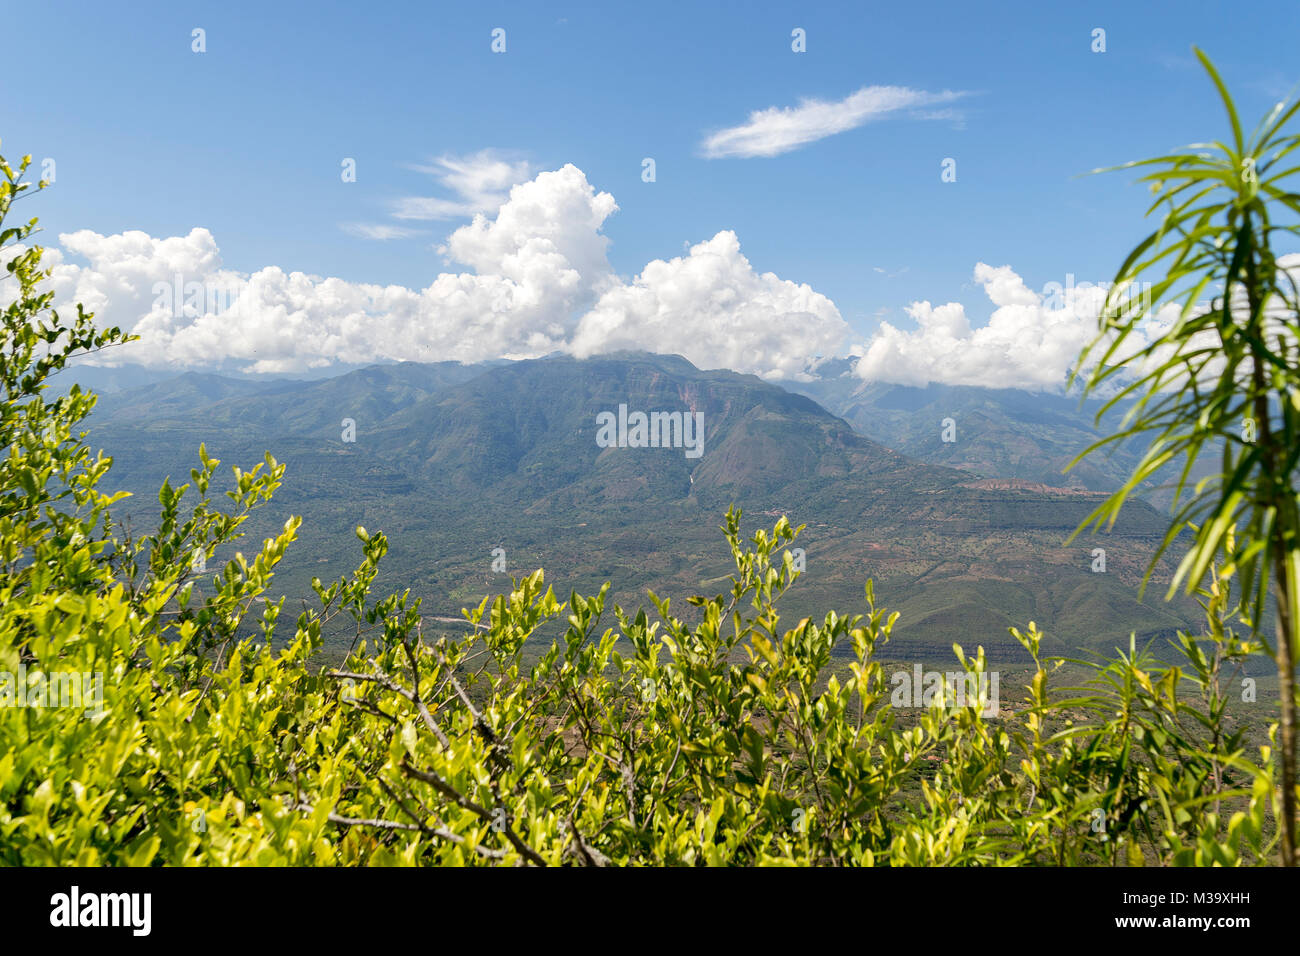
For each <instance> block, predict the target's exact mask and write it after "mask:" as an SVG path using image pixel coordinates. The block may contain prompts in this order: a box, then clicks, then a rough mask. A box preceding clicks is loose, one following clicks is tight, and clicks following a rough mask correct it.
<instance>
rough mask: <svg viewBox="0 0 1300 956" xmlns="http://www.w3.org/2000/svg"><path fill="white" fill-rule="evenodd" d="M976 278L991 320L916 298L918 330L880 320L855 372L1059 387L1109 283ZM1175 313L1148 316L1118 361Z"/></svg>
mask: <svg viewBox="0 0 1300 956" xmlns="http://www.w3.org/2000/svg"><path fill="white" fill-rule="evenodd" d="M974 275H975V281H976V282H978V283H979V284H980V285H981V286H982V287H983V289H984V294H985V295H986V296H987V297H988V299H989V301H990V302H992V303H993V305H994V306H995V307H996V308H995V309H994V311H993V314H992V315H991V316H990V317H989V321H988V323H987V324H986V325H983V326H981V327H979V328H972V327H971V324H970V321H969V319H968V318H967V316H966V309H965V307H964V306H963V305H962V304H961V303H959V302H948V303H945V304H943V305H939V306H935V305H932V304H931V303H930V302H928V301H922V302H913V303H912V304H911V305H909V306H908V307H907V309H906V311H907V314H908V315H909V316H911V318H912V319H913V320H914V321H915V322H916V325H917V327H916V329H914V330H912V331H906V330H903V329H899V328H897V327H895V326H894V325H891V324H890V323H889V322H881V324H880V328H879V329H878V331H877V332H876V334H875V335H874V336H873V337H872V338H871V340H870V341H869V342H868V343H867V344H866V345H865V347H860V348H858V349H857V351H859V352H860V353H861V356H862V357H861V359H860V360H859V361H858V364H857V366H856V368H855V372H856V374H857V375H858V376H859V377H860V378H864V379H867V380H869V381H879V382H893V383H896V384H903V385H926V384H928V383H930V382H938V383H943V384H947V385H982V386H985V387H987V388H1022V389H1026V390H1029V391H1059V390H1061V389H1062V388H1063V387H1064V385H1065V381H1066V376H1067V375H1068V373H1069V371H1070V369H1071V368H1073V367H1074V365H1075V364H1076V363H1077V361H1078V358H1079V355H1080V352H1081V351H1082V349H1083V348H1084V347H1085V346H1086V345H1087V344H1088V343H1089V342H1091V341H1092V340H1093V338H1094V337H1095V336H1096V334H1097V316H1098V314H1099V313H1100V311H1101V309H1102V307H1103V305H1104V304H1105V301H1106V291H1107V288H1108V285H1106V284H1097V283H1088V282H1080V283H1077V284H1073V285H1068V284H1067V285H1063V284H1061V283H1049V285H1048V286H1047V287H1045V288H1044V290H1043V292H1042V293H1038V292H1034V291H1033V290H1032V289H1030V288H1029V287H1028V286H1026V285H1025V283H1024V280H1023V279H1022V278H1021V277H1020V276H1019V275H1017V274H1016V273H1015V272H1014V271H1013V270H1012V268H1011V267H1010V266H1000V267H997V268H994V267H993V266H990V265H986V264H985V263H983V262H981V263H979V264H977V265H976V266H975V274H974ZM1133 294H1134V295H1137V294H1139V292H1138V291H1136V290H1135V291H1134V292H1133ZM1176 314H1177V307H1173V306H1166V307H1164V308H1162V309H1161V310H1160V311H1159V312H1158V313H1157V314H1156V315H1154V316H1152V317H1150V318H1148V319H1147V320H1146V321H1145V322H1144V324H1143V325H1142V327H1141V328H1140V329H1139V330H1138V331H1137V333H1136V334H1134V335H1133V336H1131V337H1130V339H1129V340H1128V341H1127V342H1126V343H1125V345H1124V346H1123V347H1122V349H1121V353H1120V355H1118V356H1117V357H1116V359H1115V361H1114V364H1117V365H1123V364H1127V363H1128V362H1130V361H1131V360H1132V359H1133V357H1134V355H1135V354H1136V353H1137V352H1138V351H1140V350H1141V349H1142V348H1144V347H1146V346H1147V345H1148V344H1149V343H1151V342H1156V341H1157V340H1158V339H1159V338H1160V337H1161V336H1162V335H1164V334H1165V333H1166V332H1167V331H1168V330H1169V329H1170V328H1171V327H1172V322H1173V320H1174V318H1175V317H1176ZM1167 354H1169V353H1167V352H1164V353H1162V355H1167ZM1157 360H1159V359H1157Z"/></svg>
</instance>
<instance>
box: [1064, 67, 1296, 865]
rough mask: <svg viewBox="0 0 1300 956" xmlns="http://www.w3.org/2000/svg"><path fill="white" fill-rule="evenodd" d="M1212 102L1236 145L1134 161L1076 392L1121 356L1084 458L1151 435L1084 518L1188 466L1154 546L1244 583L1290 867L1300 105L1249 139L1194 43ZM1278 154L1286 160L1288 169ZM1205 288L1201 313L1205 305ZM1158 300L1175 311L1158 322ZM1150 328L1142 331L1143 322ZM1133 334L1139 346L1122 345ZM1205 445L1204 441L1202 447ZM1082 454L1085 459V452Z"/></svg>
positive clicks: (1186, 579)
mask: <svg viewBox="0 0 1300 956" xmlns="http://www.w3.org/2000/svg"><path fill="white" fill-rule="evenodd" d="M1196 55H1197V56H1198V57H1199V58H1200V60H1201V63H1202V65H1203V66H1204V67H1205V69H1206V72H1207V73H1209V75H1210V78H1211V79H1212V80H1213V81H1214V85H1215V87H1216V88H1217V90H1218V92H1219V96H1220V98H1221V99H1222V101H1223V106H1224V108H1225V110H1226V111H1227V114H1228V120H1229V122H1230V124H1231V127H1232V141H1231V143H1228V144H1225V143H1222V142H1215V143H1213V144H1201V146H1200V147H1198V148H1199V150H1200V151H1198V152H1186V153H1176V154H1173V155H1170V156H1162V157H1159V158H1157V159H1149V160H1144V161H1141V162H1136V163H1129V164H1127V165H1126V166H1123V167H1120V168H1121V169H1131V168H1142V169H1144V170H1145V175H1143V176H1142V178H1141V181H1142V182H1146V183H1150V187H1151V191H1152V192H1153V193H1154V194H1155V200H1154V202H1152V204H1151V208H1150V209H1149V210H1148V215H1150V214H1151V213H1154V212H1157V211H1159V212H1160V214H1161V215H1160V220H1159V225H1158V226H1157V228H1156V229H1155V231H1154V232H1152V233H1151V234H1150V235H1148V236H1147V237H1146V238H1145V239H1144V240H1143V241H1142V242H1141V243H1140V244H1139V245H1138V246H1137V247H1136V248H1135V249H1134V250H1133V251H1132V252H1131V253H1129V255H1128V257H1127V258H1126V259H1125V260H1124V264H1123V265H1122V266H1121V267H1120V269H1119V272H1118V273H1117V275H1116V277H1115V283H1114V285H1113V286H1112V288H1111V291H1110V297H1109V299H1108V301H1107V307H1106V309H1105V310H1104V311H1103V314H1102V322H1101V326H1102V327H1101V332H1100V334H1099V335H1098V338H1097V339H1096V340H1095V341H1094V342H1093V344H1092V345H1090V346H1089V347H1088V349H1086V350H1085V352H1084V356H1083V357H1084V359H1085V360H1087V359H1089V358H1091V359H1092V360H1093V364H1092V369H1093V371H1092V372H1091V374H1090V375H1089V376H1088V378H1087V383H1086V385H1087V390H1088V391H1090V392H1093V391H1097V390H1099V389H1100V388H1102V387H1103V386H1104V385H1107V384H1109V383H1110V382H1111V380H1112V379H1113V378H1114V376H1115V374H1116V372H1117V371H1118V369H1117V368H1116V363H1118V362H1119V361H1121V359H1122V361H1123V362H1124V363H1125V364H1128V365H1130V366H1131V367H1135V368H1137V369H1138V370H1139V374H1138V375H1137V376H1136V378H1135V380H1134V381H1132V382H1131V383H1129V384H1126V385H1124V386H1123V387H1122V388H1120V389H1119V390H1118V392H1117V394H1116V395H1115V397H1114V398H1112V399H1111V400H1110V401H1109V402H1108V403H1107V405H1106V406H1104V407H1103V409H1102V413H1104V412H1105V411H1106V410H1107V409H1108V408H1109V407H1111V406H1113V405H1114V404H1116V403H1118V402H1122V401H1124V400H1125V399H1127V398H1130V397H1136V402H1135V403H1134V405H1133V406H1132V407H1131V408H1130V409H1129V410H1128V411H1127V413H1126V414H1125V416H1124V421H1123V423H1122V427H1121V428H1120V429H1119V430H1118V431H1117V432H1116V433H1115V434H1114V435H1111V436H1109V437H1107V438H1105V439H1103V440H1102V441H1100V442H1098V443H1096V444H1095V445H1093V446H1092V447H1091V448H1089V449H1088V451H1087V452H1084V454H1085V455H1086V454H1088V453H1089V452H1091V451H1094V450H1096V449H1097V448H1100V447H1102V446H1106V445H1110V444H1112V443H1115V442H1124V441H1128V440H1131V439H1134V438H1143V439H1146V440H1147V441H1148V442H1149V444H1148V446H1147V451H1146V454H1145V455H1144V456H1143V458H1142V460H1141V461H1140V462H1139V463H1138V464H1137V466H1136V467H1135V468H1134V469H1133V472H1132V474H1131V476H1130V477H1129V479H1128V481H1127V482H1126V483H1125V484H1124V485H1123V486H1121V487H1120V488H1119V489H1118V490H1116V491H1115V492H1114V493H1113V494H1112V495H1111V496H1110V497H1109V499H1108V500H1107V501H1106V502H1105V503H1104V504H1103V505H1101V506H1099V507H1098V508H1097V510H1096V511H1095V512H1094V513H1093V515H1092V516H1091V519H1092V521H1093V522H1094V523H1095V524H1096V525H1097V526H1099V527H1100V526H1102V525H1104V524H1113V523H1114V521H1115V519H1116V518H1117V517H1118V516H1119V512H1120V509H1121V508H1122V507H1123V505H1124V504H1125V502H1126V501H1128V500H1129V498H1130V496H1131V495H1132V494H1133V492H1134V490H1135V489H1136V488H1137V487H1138V486H1139V485H1140V484H1141V483H1142V482H1144V481H1146V480H1148V479H1149V478H1150V477H1151V476H1152V475H1154V474H1155V473H1156V472H1157V471H1159V470H1160V469H1161V468H1162V467H1163V466H1165V465H1166V464H1168V463H1169V462H1171V461H1181V462H1184V465H1183V470H1182V474H1181V477H1180V480H1179V482H1178V486H1177V490H1176V495H1175V500H1174V506H1175V515H1174V520H1173V522H1172V523H1171V525H1170V528H1169V532H1168V534H1166V536H1165V539H1164V541H1163V542H1162V543H1161V549H1160V550H1161V552H1163V551H1164V550H1165V549H1166V548H1168V547H1169V546H1170V545H1172V544H1173V542H1174V540H1175V538H1177V537H1178V536H1179V535H1180V534H1182V533H1183V531H1184V529H1190V530H1191V531H1192V533H1193V535H1194V540H1193V541H1192V543H1191V546H1190V548H1189V549H1188V551H1187V553H1186V555H1185V556H1184V557H1183V559H1182V562H1181V564H1180V565H1179V567H1178V571H1177V573H1176V574H1175V575H1174V579H1173V581H1172V582H1171V583H1170V585H1169V591H1170V593H1171V594H1172V593H1173V592H1175V591H1177V589H1178V587H1179V585H1180V584H1183V585H1185V586H1186V588H1187V590H1188V591H1189V592H1190V591H1192V590H1194V589H1195V588H1196V587H1198V586H1199V584H1200V582H1201V581H1203V580H1204V578H1205V575H1206V574H1207V572H1209V571H1210V569H1211V567H1212V565H1213V564H1214V562H1215V560H1216V559H1217V558H1218V556H1220V555H1221V554H1222V553H1223V551H1224V549H1225V548H1232V547H1233V545H1232V541H1233V539H1234V536H1235V539H1236V545H1235V552H1234V556H1233V559H1232V560H1231V561H1229V562H1228V563H1227V564H1226V565H1225V566H1224V568H1223V569H1222V571H1221V572H1220V576H1221V578H1222V579H1223V580H1224V581H1228V580H1230V579H1231V578H1232V577H1233V576H1234V575H1239V576H1240V579H1241V583H1242V586H1241V591H1240V601H1239V603H1238V604H1237V606H1236V607H1235V609H1234V610H1235V613H1236V614H1237V615H1238V616H1239V617H1240V618H1241V620H1242V621H1243V623H1244V625H1245V626H1246V627H1247V628H1248V629H1249V631H1250V632H1251V634H1252V635H1253V636H1254V637H1255V638H1256V639H1258V640H1260V641H1262V642H1263V643H1264V644H1265V646H1266V647H1269V651H1270V653H1272V654H1273V655H1274V657H1275V660H1276V662H1277V674H1278V682H1279V685H1280V695H1281V704H1282V712H1281V737H1280V756H1281V790H1282V804H1283V808H1284V812H1283V818H1284V819H1285V820H1286V821H1287V825H1286V826H1285V827H1284V828H1283V834H1282V837H1283V839H1282V859H1283V862H1285V863H1286V864H1287V865H1288V866H1294V865H1295V863H1296V843H1295V818H1296V766H1295V755H1296V727H1295V668H1296V660H1297V657H1298V656H1300V508H1298V506H1297V501H1296V490H1295V489H1296V480H1295V475H1296V464H1297V456H1300V283H1298V282H1297V279H1296V274H1297V273H1300V261H1296V260H1295V259H1294V258H1293V259H1292V260H1291V264H1290V268H1289V270H1288V268H1287V266H1285V265H1284V264H1283V262H1282V261H1280V260H1279V258H1278V256H1277V254H1276V253H1275V252H1274V244H1275V242H1276V241H1277V240H1279V239H1281V240H1286V239H1287V238H1288V237H1294V236H1297V235H1300V224H1298V223H1297V221H1296V217H1297V215H1298V214H1300V194H1297V193H1295V192H1291V191H1288V184H1289V183H1292V182H1294V176H1295V174H1296V173H1297V172H1300V166H1296V165H1294V163H1295V152H1296V149H1297V147H1300V135H1297V134H1295V133H1288V132H1287V130H1286V128H1285V127H1286V124H1287V121H1288V120H1290V119H1291V118H1292V117H1293V116H1295V115H1296V112H1297V110H1300V103H1297V104H1295V105H1292V106H1291V107H1290V108H1287V106H1286V104H1285V103H1279V104H1277V106H1276V107H1275V108H1274V109H1273V111H1272V112H1271V113H1270V114H1269V115H1268V116H1266V117H1265V118H1264V119H1263V120H1262V121H1261V122H1260V124H1259V125H1258V126H1257V127H1256V128H1255V131H1254V132H1253V133H1252V134H1251V136H1250V138H1249V139H1246V138H1245V137H1244V136H1243V135H1242V131H1241V123H1240V121H1239V120H1238V118H1237V110H1236V107H1235V106H1234V105H1233V102H1232V97H1231V96H1230V95H1229V94H1228V91H1227V88H1226V87H1225V86H1224V85H1223V81H1222V80H1221V79H1220V78H1219V74H1218V73H1217V72H1216V71H1215V69H1214V66H1213V65H1212V64H1211V63H1210V61H1209V59H1208V58H1207V57H1206V56H1205V54H1204V53H1202V52H1201V51H1200V50H1197V51H1196ZM1288 163H1290V164H1291V165H1289V166H1288ZM1148 275H1154V277H1155V279H1156V281H1155V282H1154V283H1153V284H1152V289H1151V295H1150V297H1149V299H1148V300H1147V301H1143V298H1144V297H1138V298H1137V299H1136V300H1135V302H1128V303H1126V304H1120V302H1119V300H1120V299H1122V298H1123V297H1124V295H1125V291H1126V290H1128V289H1130V288H1131V287H1132V286H1133V284H1134V283H1138V282H1140V281H1141V280H1142V279H1143V278H1144V277H1145V276H1148ZM1207 289H1208V290H1212V291H1211V294H1212V304H1211V306H1210V308H1208V309H1207V308H1205V307H1204V306H1203V304H1202V303H1203V301H1204V300H1203V296H1204V295H1205V294H1206V290H1207ZM1166 307H1168V308H1169V309H1170V311H1173V312H1175V313H1176V315H1177V318H1176V320H1174V321H1172V322H1170V323H1168V325H1167V326H1166V327H1162V326H1161V323H1160V321H1159V314H1160V313H1161V312H1163V311H1164V310H1165V309H1166ZM1153 329H1154V330H1155V332H1156V334H1151V333H1152V330H1153ZM1134 340H1136V341H1137V342H1138V343H1139V344H1138V345H1137V347H1133V346H1132V344H1131V343H1132V342H1133V341H1134ZM1207 446H1208V448H1207ZM1220 447H1221V449H1222V452H1221V466H1220V468H1219V469H1218V470H1216V471H1214V472H1213V473H1212V474H1210V475H1207V476H1205V477H1203V478H1201V479H1200V480H1199V481H1196V482H1195V484H1194V487H1192V488H1191V489H1190V494H1189V495H1188V497H1187V498H1186V499H1185V500H1184V499H1182V494H1183V492H1184V491H1186V490H1188V479H1189V473H1190V470H1191V468H1192V465H1193V464H1194V463H1195V462H1196V461H1197V459H1198V457H1199V456H1200V455H1201V454H1202V453H1203V452H1204V451H1206V450H1218V449H1219V448H1220ZM1081 457H1082V456H1081ZM1270 584H1271V589H1272V593H1273V597H1274V599H1275V602H1276V616H1275V623H1276V627H1275V636H1274V640H1273V642H1272V646H1270V642H1269V641H1268V639H1267V637H1266V632H1265V630H1264V629H1263V628H1262V627H1261V623H1262V622H1263V619H1264V613H1265V606H1266V600H1267V595H1268V592H1269V590H1270Z"/></svg>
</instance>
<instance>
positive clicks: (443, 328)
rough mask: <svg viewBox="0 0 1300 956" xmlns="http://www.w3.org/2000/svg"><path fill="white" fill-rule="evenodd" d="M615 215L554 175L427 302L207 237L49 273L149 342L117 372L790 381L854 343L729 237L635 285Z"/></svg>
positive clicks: (454, 237) (435, 283) (496, 223)
mask: <svg viewBox="0 0 1300 956" xmlns="http://www.w3.org/2000/svg"><path fill="white" fill-rule="evenodd" d="M617 210H618V205H617V203H616V202H615V201H614V197H613V196H611V195H610V194H609V193H606V192H599V191H597V190H596V189H595V188H594V187H593V186H592V185H591V184H590V183H589V182H588V181H587V177H586V176H585V174H583V172H582V171H581V170H580V169H578V168H577V167H576V166H573V165H567V166H564V167H563V168H561V169H558V170H554V171H549V172H543V173H539V174H538V175H537V176H535V177H534V178H533V179H531V180H530V181H528V182H525V183H520V184H516V185H514V186H512V187H511V188H510V190H509V193H508V195H507V196H506V197H505V198H504V200H503V202H502V204H501V205H500V208H499V209H498V210H497V211H496V215H495V216H494V217H492V218H489V217H488V216H487V215H484V214H483V213H478V214H476V215H475V216H474V218H473V220H472V221H471V222H469V223H467V224H465V225H463V226H461V227H460V228H458V229H456V230H455V231H453V232H452V233H451V234H450V235H449V236H448V237H447V239H446V242H445V243H444V244H443V245H442V246H441V247H440V249H441V251H442V252H443V254H444V255H445V256H447V257H448V259H450V260H453V261H455V262H458V263H460V264H462V265H463V266H465V267H467V270H472V271H462V272H444V273H442V274H440V275H438V276H437V277H436V278H434V279H433V280H432V281H431V282H430V284H429V285H428V286H427V287H425V288H423V289H419V290H416V289H410V288H406V287H404V286H396V285H388V286H382V285H372V284H366V283H355V282H347V281H344V280H342V279H338V278H328V277H321V276H314V275H308V274H305V273H302V272H285V271H284V270H283V269H280V268H278V267H276V266H268V267H266V268H263V269H259V270H257V271H256V272H253V273H251V274H246V273H239V272H235V271H233V270H230V269H227V268H226V267H225V266H224V265H223V263H222V260H221V253H220V250H219V248H218V245H217V242H216V239H215V238H214V237H213V235H212V234H211V233H210V232H209V231H208V230H206V229H201V228H196V229H193V230H191V231H190V233H189V234H188V235H185V236H173V237H169V238H163V239H158V238H154V237H152V236H149V235H147V234H145V233H143V232H126V233H122V234H120V235H114V236H102V235H99V234H97V233H94V232H91V231H89V230H82V231H80V232H75V233H66V234H63V235H61V236H60V237H59V239H60V243H61V247H60V248H55V249H50V250H48V251H47V258H46V265H49V266H52V267H53V275H52V282H53V286H54V291H55V297H56V303H57V304H63V305H66V304H70V303H73V302H78V301H80V302H83V303H84V304H85V305H86V307H87V309H89V310H93V311H94V312H96V321H97V322H98V323H100V324H101V325H119V326H121V327H122V328H123V329H126V330H128V331H131V332H134V333H135V334H137V335H139V336H140V337H141V340H140V341H139V342H136V343H132V344H131V345H130V346H127V347H126V348H124V349H121V350H114V353H113V355H112V356H111V357H109V356H106V357H105V360H107V361H113V362H139V363H142V364H147V365H172V366H208V365H214V364H225V363H230V364H233V365H234V366H236V367H239V368H241V369H244V370H247V371H251V372H256V373H289V372H294V371H302V370H306V369H310V368H319V367H323V366H326V365H330V364H332V363H335V362H340V363H348V364H352V363H365V362H374V361H390V360H414V361H434V360H446V359H453V360H459V361H462V362H476V361H483V360H486V359H493V358H524V357H533V356H538V355H543V354H546V353H548V352H552V351H557V350H564V351H571V352H573V353H575V354H578V355H582V356H587V355H593V354H597V353H601V352H606V351H612V350H616V349H625V348H642V349H648V350H653V351H659V352H670V353H679V354H682V355H685V356H686V357H687V358H689V359H691V360H692V361H694V362H695V363H696V364H698V365H702V366H705V367H711V368H717V367H730V368H733V369H737V370H739V371H750V372H756V373H759V374H763V375H769V376H774V377H781V376H795V375H798V374H799V373H800V371H801V370H802V369H804V368H805V367H806V366H807V365H808V362H809V360H810V359H811V358H812V357H814V356H815V355H818V354H827V355H828V354H834V353H835V351H836V349H837V348H838V347H839V346H840V345H841V344H842V342H843V339H844V336H845V334H846V331H847V327H846V324H845V323H844V321H843V319H841V317H840V315H839V312H838V310H837V309H836V308H835V305H834V304H833V303H832V302H831V301H830V300H829V299H827V298H826V297H825V296H823V295H820V294H819V293H817V292H815V291H814V290H812V289H811V288H809V287H808V286H807V285H800V284H797V283H794V282H790V281H788V280H783V279H780V278H778V277H777V276H775V275H773V274H771V273H762V274H760V273H758V272H756V271H755V270H754V269H753V267H752V266H751V265H750V263H749V261H748V260H747V259H746V258H745V257H744V256H743V255H741V253H740V244H739V241H738V240H737V238H736V236H735V234H734V233H731V232H720V233H718V235H716V236H714V237H713V238H712V239H710V240H708V241H706V242H701V243H698V244H697V245H695V246H693V247H692V248H691V250H690V253H689V254H688V255H686V256H682V257H679V258H676V259H673V260H671V261H667V262H665V261H661V260H655V261H653V262H651V263H649V264H648V265H647V266H646V267H645V268H644V269H643V270H642V271H641V273H640V274H639V275H637V276H636V277H635V278H634V279H632V280H631V281H624V280H623V279H621V278H620V277H619V276H618V275H617V274H616V273H615V272H614V270H613V268H612V267H611V266H610V263H609V260H608V257H607V248H608V244H609V240H608V238H607V237H606V236H605V235H604V234H603V232H602V230H603V228H604V225H605V222H606V220H607V219H608V218H609V217H610V216H611V215H613V214H614V213H615V212H616V211H617ZM2 295H3V292H2V290H0V296H2Z"/></svg>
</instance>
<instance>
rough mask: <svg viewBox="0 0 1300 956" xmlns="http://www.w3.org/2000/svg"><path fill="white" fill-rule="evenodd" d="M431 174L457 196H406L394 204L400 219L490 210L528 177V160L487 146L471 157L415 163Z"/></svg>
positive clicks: (455, 216)
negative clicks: (423, 164) (451, 197)
mask: <svg viewBox="0 0 1300 956" xmlns="http://www.w3.org/2000/svg"><path fill="white" fill-rule="evenodd" d="M411 168H412V169H415V170H417V171H418V172H422V173H428V174H429V175H430V176H432V177H433V178H434V179H436V180H437V181H438V183H439V184H440V185H441V186H442V187H443V188H444V189H445V190H447V191H448V192H451V193H454V194H455V198H453V199H448V198H445V197H444V198H438V197H432V196H406V197H403V198H402V199H399V200H397V201H396V202H395V203H394V204H393V216H394V217H396V218H397V219H464V218H467V217H469V216H473V215H475V214H476V213H481V212H490V211H492V210H494V209H496V208H497V207H499V206H500V205H501V204H502V203H503V202H505V200H506V191H507V190H508V189H510V187H511V186H514V185H516V184H518V183H521V182H523V181H525V180H526V179H528V178H529V177H530V176H531V175H532V170H531V168H530V166H529V164H528V162H527V161H526V160H522V159H509V158H507V157H505V156H503V155H501V154H500V153H498V152H497V151H496V150H491V149H485V150H482V151H480V152H478V153H474V154H473V155H471V156H461V157H456V156H442V157H440V158H438V159H435V160H434V161H433V163H432V164H431V165H428V166H412V167H411Z"/></svg>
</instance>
